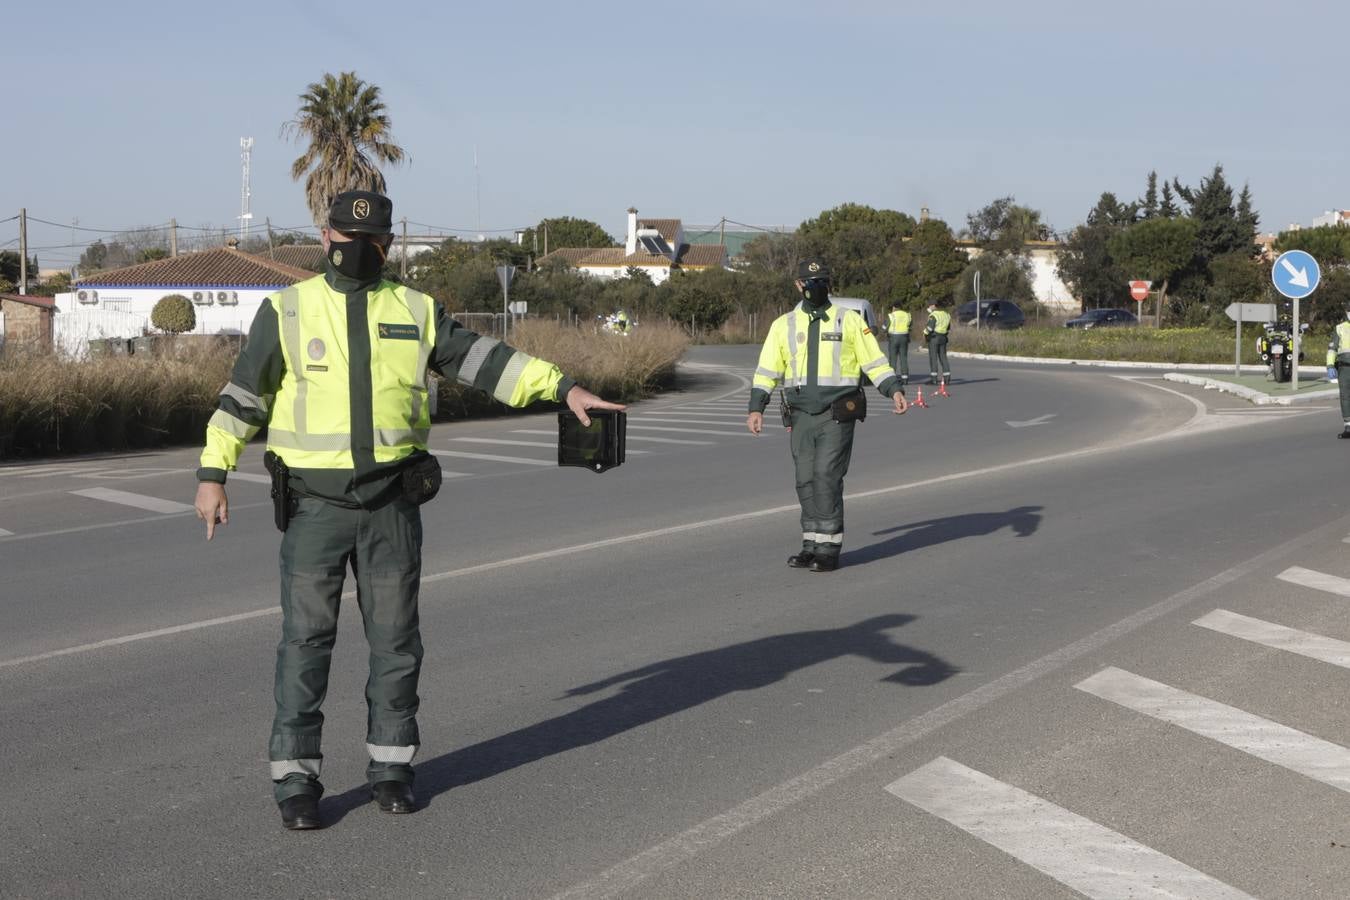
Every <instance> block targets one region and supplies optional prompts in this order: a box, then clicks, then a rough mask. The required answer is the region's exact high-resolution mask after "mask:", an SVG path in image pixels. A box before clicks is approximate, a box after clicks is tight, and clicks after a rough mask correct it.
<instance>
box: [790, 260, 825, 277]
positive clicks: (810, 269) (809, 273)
mask: <svg viewBox="0 0 1350 900" xmlns="http://www.w3.org/2000/svg"><path fill="white" fill-rule="evenodd" d="M829 277H830V267H829V266H828V265H827V264H826V263H825V260H823V259H819V258H816V257H811V258H809V259H804V260H802V261H801V262H799V263H797V280H798V281H809V280H810V279H812V278H829Z"/></svg>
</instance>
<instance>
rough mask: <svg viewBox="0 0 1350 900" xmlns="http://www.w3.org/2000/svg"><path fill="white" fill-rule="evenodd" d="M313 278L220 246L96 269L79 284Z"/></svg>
mask: <svg viewBox="0 0 1350 900" xmlns="http://www.w3.org/2000/svg"><path fill="white" fill-rule="evenodd" d="M313 277H314V273H313V272H310V271H307V270H305V269H301V268H297V267H295V266H288V265H286V264H284V263H281V262H274V261H273V260H270V259H267V258H266V257H262V256H254V255H253V254H252V253H245V252H243V251H242V250H234V249H231V248H229V247H217V248H216V249H215V250H203V251H201V252H200V253H187V254H184V255H183V256H176V257H170V258H169V259H157V260H154V261H153V262H146V263H139V264H138V265H134V266H127V267H126V268H122V269H109V270H108V271H106V272H95V273H93V274H91V275H88V276H86V277H84V278H81V279H79V280H78V281H77V282H76V283H77V284H79V285H80V286H81V287H104V286H108V287H113V286H117V287H206V288H210V287H281V286H285V285H290V284H295V283H296V282H297V281H304V280H305V279H306V278H313Z"/></svg>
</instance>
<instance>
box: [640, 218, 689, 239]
mask: <svg viewBox="0 0 1350 900" xmlns="http://www.w3.org/2000/svg"><path fill="white" fill-rule="evenodd" d="M637 227H638V228H639V229H642V228H655V229H656V230H657V231H658V232H660V234H661V237H663V238H665V239H666V243H667V244H670V245H671V246H674V244H675V233H676V232H677V231H679V230H680V228H681V226H680V220H679V219H638V220H637Z"/></svg>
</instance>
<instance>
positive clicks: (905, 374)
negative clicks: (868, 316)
mask: <svg viewBox="0 0 1350 900" xmlns="http://www.w3.org/2000/svg"><path fill="white" fill-rule="evenodd" d="M912 323H913V317H912V316H910V314H909V310H907V309H905V308H904V305H903V301H900V300H896V301H894V302H892V303H891V311H890V313H889V314H888V315H887V316H886V358H887V359H888V360H889V361H890V363H891V368H892V369H894V370H895V371H896V372H897V373H898V374H899V375H900V386H901V387H902V388H903V387H904V386H905V385H907V384H909V329H910V325H911V324H912Z"/></svg>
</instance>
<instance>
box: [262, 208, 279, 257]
mask: <svg viewBox="0 0 1350 900" xmlns="http://www.w3.org/2000/svg"><path fill="white" fill-rule="evenodd" d="M263 221H264V222H266V223H267V255H268V256H269V257H271V258H272V259H276V258H277V248H276V246H275V245H274V244H273V243H272V217H271V216H268V217H267V218H265V219H263Z"/></svg>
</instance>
